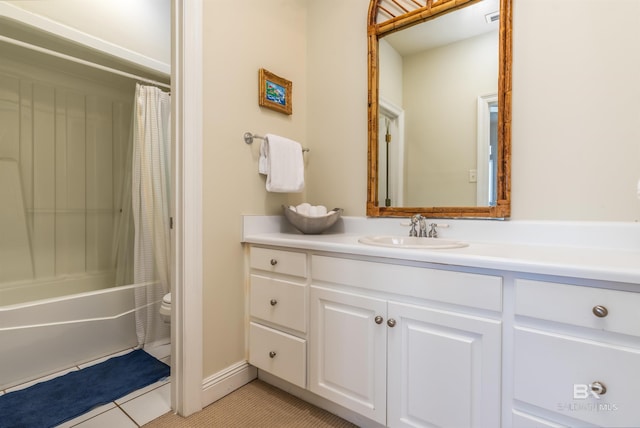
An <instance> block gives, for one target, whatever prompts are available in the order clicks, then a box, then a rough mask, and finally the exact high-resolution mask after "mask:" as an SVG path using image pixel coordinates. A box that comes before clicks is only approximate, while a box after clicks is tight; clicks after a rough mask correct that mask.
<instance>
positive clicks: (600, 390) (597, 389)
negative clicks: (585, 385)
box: [591, 381, 607, 395]
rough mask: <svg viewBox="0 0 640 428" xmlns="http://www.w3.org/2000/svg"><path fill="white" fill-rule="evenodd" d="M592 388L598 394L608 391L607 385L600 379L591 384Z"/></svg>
mask: <svg viewBox="0 0 640 428" xmlns="http://www.w3.org/2000/svg"><path fill="white" fill-rule="evenodd" d="M591 390H592V391H593V392H595V393H596V394H598V395H604V394H606V393H607V387H606V386H604V383H602V382H600V381H595V382H593V383H592V384H591Z"/></svg>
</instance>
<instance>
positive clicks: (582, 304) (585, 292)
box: [515, 279, 640, 336]
mask: <svg viewBox="0 0 640 428" xmlns="http://www.w3.org/2000/svg"><path fill="white" fill-rule="evenodd" d="M603 308H604V309H603ZM638 308H640V293H632V292H629V291H618V290H608V289H604V288H593V287H584V286H579V285H568V284H556V283H551V282H542V281H531V280H525V279H518V280H516V308H515V312H516V315H526V316H529V317H534V318H540V319H545V320H550V321H557V322H562V323H567V324H572V325H578V326H582V327H589V328H595V329H598V330H606V331H612V332H616V333H623V334H630V335H635V336H640V311H639V310H638ZM604 310H606V315H605V314H604V313H603V312H602V311H604ZM598 311H600V312H599V315H600V316H598V315H596V314H595V312H598Z"/></svg>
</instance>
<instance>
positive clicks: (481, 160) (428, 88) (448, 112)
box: [367, 0, 510, 217]
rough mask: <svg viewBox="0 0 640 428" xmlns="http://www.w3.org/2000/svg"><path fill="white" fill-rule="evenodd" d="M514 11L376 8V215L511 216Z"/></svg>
mask: <svg viewBox="0 0 640 428" xmlns="http://www.w3.org/2000/svg"><path fill="white" fill-rule="evenodd" d="M509 3H510V0H503V1H502V3H501V2H500V0H482V1H478V2H476V1H469V2H460V1H456V2H454V1H453V0H439V1H434V2H431V0H429V2H428V4H427V6H425V7H423V8H418V9H417V10H415V11H407V9H405V8H404V7H402V3H398V2H393V5H396V6H398V5H399V6H400V7H402V10H401V12H406V13H404V14H402V15H399V16H396V17H392V16H391V15H393V14H394V10H393V9H392V7H390V6H388V5H386V4H385V1H384V0H382V1H376V0H373V1H372V6H371V8H370V11H369V12H370V20H377V21H370V24H371V25H370V27H369V37H370V40H369V50H370V69H369V76H370V82H369V84H370V89H371V90H370V96H371V100H370V112H369V113H370V116H369V139H370V141H369V149H370V153H369V180H370V182H369V195H368V204H367V214H368V215H372V216H376V215H411V214H414V213H417V212H422V213H425V214H430V215H432V216H442V217H507V216H508V215H509V192H508V189H509V184H508V179H509V177H508V160H509V150H510V149H509V135H508V132H505V130H508V121H505V120H504V118H505V117H506V116H507V114H508V111H507V110H506V108H507V107H508V103H505V102H506V101H508V99H510V90H507V86H505V85H506V84H507V83H508V84H509V87H510V76H509V75H508V64H509V63H510V55H508V54H507V52H506V48H508V46H509V45H510V42H509V43H508V37H507V36H506V33H507V31H509V33H510V4H509ZM405 6H406V5H405ZM414 8H415V6H414ZM501 15H502V18H500V16H501ZM381 20H382V23H378V22H379V21H381ZM414 24H417V25H414ZM400 30H401V31H400ZM501 100H502V101H501ZM503 106H504V107H503ZM501 108H502V109H503V110H504V111H501Z"/></svg>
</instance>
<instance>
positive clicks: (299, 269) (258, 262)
mask: <svg viewBox="0 0 640 428" xmlns="http://www.w3.org/2000/svg"><path fill="white" fill-rule="evenodd" d="M251 267H252V268H253V269H260V270H265V271H268V272H275V273H282V274H286V275H293V276H301V277H303V278H304V277H306V276H307V255H306V254H304V253H296V252H293V251H282V250H272V249H269V248H256V247H251Z"/></svg>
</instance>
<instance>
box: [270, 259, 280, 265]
mask: <svg viewBox="0 0 640 428" xmlns="http://www.w3.org/2000/svg"><path fill="white" fill-rule="evenodd" d="M269 263H271V266H275V265H277V264H278V261H277V260H276V259H271V261H270V262H269Z"/></svg>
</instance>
